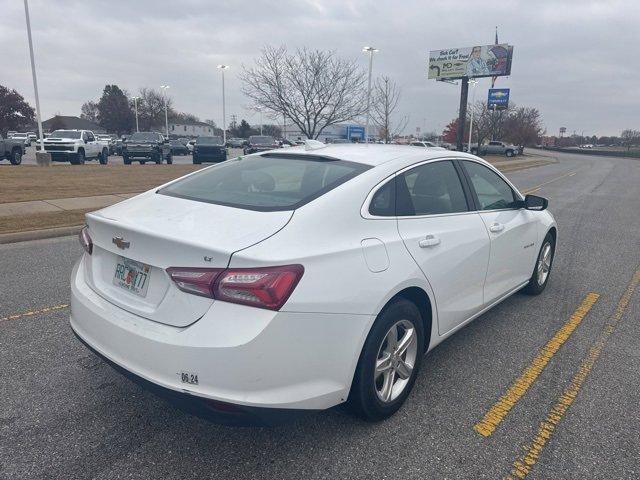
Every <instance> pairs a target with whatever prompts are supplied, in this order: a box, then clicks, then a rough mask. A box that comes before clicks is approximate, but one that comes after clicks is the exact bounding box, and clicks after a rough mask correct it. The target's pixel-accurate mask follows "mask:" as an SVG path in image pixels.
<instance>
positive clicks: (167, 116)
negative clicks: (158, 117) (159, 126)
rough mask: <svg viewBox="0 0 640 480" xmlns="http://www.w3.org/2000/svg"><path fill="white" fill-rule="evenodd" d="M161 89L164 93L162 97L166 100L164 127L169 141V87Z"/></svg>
mask: <svg viewBox="0 0 640 480" xmlns="http://www.w3.org/2000/svg"><path fill="white" fill-rule="evenodd" d="M160 88H161V89H162V91H163V92H164V93H163V95H162V97H163V99H164V127H165V129H166V132H167V140H168V139H169V114H168V113H167V89H168V88H169V85H160Z"/></svg>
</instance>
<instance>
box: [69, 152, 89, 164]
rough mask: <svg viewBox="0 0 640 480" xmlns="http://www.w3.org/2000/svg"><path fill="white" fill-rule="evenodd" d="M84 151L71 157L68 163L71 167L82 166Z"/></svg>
mask: <svg viewBox="0 0 640 480" xmlns="http://www.w3.org/2000/svg"><path fill="white" fill-rule="evenodd" d="M84 160H85V158H84V150H82V149H81V150H78V153H76V154H75V155H72V156H71V158H70V159H69V162H70V163H71V164H72V165H84Z"/></svg>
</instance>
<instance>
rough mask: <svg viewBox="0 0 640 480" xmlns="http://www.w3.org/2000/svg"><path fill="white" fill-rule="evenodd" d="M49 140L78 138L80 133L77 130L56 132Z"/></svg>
mask: <svg viewBox="0 0 640 480" xmlns="http://www.w3.org/2000/svg"><path fill="white" fill-rule="evenodd" d="M49 138H80V132H79V131H77V130H56V131H55V132H53V133H52V134H51V135H50V136H49Z"/></svg>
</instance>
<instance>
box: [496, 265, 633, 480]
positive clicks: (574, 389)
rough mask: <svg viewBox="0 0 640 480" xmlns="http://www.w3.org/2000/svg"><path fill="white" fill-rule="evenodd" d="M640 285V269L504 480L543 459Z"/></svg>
mask: <svg viewBox="0 0 640 480" xmlns="http://www.w3.org/2000/svg"><path fill="white" fill-rule="evenodd" d="M639 283H640V268H638V270H636V272H635V274H634V275H633V278H632V279H631V282H630V283H629V285H628V286H627V289H626V291H625V292H624V294H623V295H622V297H621V298H620V301H619V302H618V305H617V306H616V309H615V311H614V313H613V315H612V316H611V318H610V319H609V322H607V324H606V325H605V327H604V329H603V331H602V333H601V334H600V337H599V338H598V340H596V342H595V343H594V344H593V345H592V346H591V348H590V349H589V353H587V355H586V357H585V358H584V359H583V360H582V363H581V364H580V368H579V369H578V371H577V372H576V374H575V375H574V376H573V378H572V379H571V383H570V384H569V386H568V387H567V388H566V389H565V390H564V392H563V393H562V395H560V397H558V399H557V401H556V403H555V404H554V405H553V408H551V410H550V411H549V413H548V414H547V416H546V418H545V419H544V420H543V421H542V422H540V426H539V427H538V431H537V433H536V435H535V436H534V437H533V439H532V440H531V442H530V443H529V445H528V446H526V447H524V453H523V454H522V455H520V456H518V458H517V459H516V460H515V461H514V462H513V464H512V467H511V471H510V472H509V474H508V475H506V477H505V478H507V479H515V478H525V477H526V476H527V475H528V474H529V472H530V471H531V469H532V468H533V466H534V465H535V464H536V462H537V461H538V459H539V458H540V454H541V453H542V449H543V448H544V446H545V445H546V444H547V442H548V441H549V440H550V439H551V437H552V436H553V433H554V431H555V429H556V427H557V426H558V424H559V423H560V421H561V420H562V419H563V418H564V414H565V413H566V412H567V410H568V409H569V407H570V406H571V404H572V403H573V401H574V400H575V399H576V397H577V396H578V394H579V393H580V389H581V388H582V385H583V384H584V382H585V380H586V379H587V377H588V376H589V373H590V372H591V370H592V369H593V366H594V365H595V364H596V362H597V361H598V358H600V355H601V354H602V350H603V348H604V346H605V345H606V343H607V340H609V338H610V337H611V334H613V332H614V331H615V329H616V327H617V325H618V323H619V322H620V319H621V318H622V317H623V315H624V313H625V312H626V310H627V307H628V305H629V302H630V301H631V297H632V296H633V293H634V292H635V290H636V288H637V286H638V284H639Z"/></svg>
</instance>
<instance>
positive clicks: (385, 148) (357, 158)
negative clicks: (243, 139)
mask: <svg viewBox="0 0 640 480" xmlns="http://www.w3.org/2000/svg"><path fill="white" fill-rule="evenodd" d="M270 153H271V154H280V153H281V154H282V155H287V154H294V153H295V154H296V155H301V154H302V155H313V156H323V157H331V158H335V159H337V160H347V161H349V162H356V163H362V164H365V165H371V166H374V167H375V166H378V165H383V164H386V163H388V162H392V161H394V163H400V164H406V165H410V164H412V163H414V162H420V161H425V160H432V159H436V158H444V157H449V158H450V157H456V158H471V159H474V160H481V159H479V158H478V157H476V156H474V155H470V154H468V153H464V152H457V151H455V152H454V151H450V150H443V149H441V148H432V147H426V148H415V147H412V146H411V145H381V144H375V143H370V144H364V143H352V144H345V143H334V144H328V145H326V146H324V147H321V148H314V149H311V150H305V149H304V147H302V148H301V147H292V148H288V149H286V150H274V151H271V152H270ZM481 161H483V160H481ZM483 162H484V161H483Z"/></svg>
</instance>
